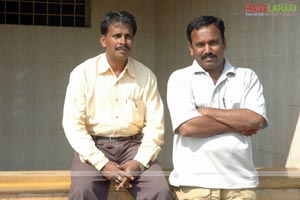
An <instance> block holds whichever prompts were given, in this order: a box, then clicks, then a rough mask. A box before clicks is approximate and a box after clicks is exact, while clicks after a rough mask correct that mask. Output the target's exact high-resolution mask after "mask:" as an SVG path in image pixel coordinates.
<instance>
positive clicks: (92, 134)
mask: <svg viewBox="0 0 300 200" xmlns="http://www.w3.org/2000/svg"><path fill="white" fill-rule="evenodd" d="M136 30H137V27H136V22H135V19H134V17H133V16H132V15H131V14H130V13H128V12H126V11H122V12H116V13H114V12H109V13H107V14H106V16H105V17H104V19H103V21H102V22H101V36H100V43H101V45H102V47H104V48H105V53H103V54H100V55H98V56H96V57H94V58H91V59H88V60H87V61H85V62H83V63H82V64H80V65H79V66H77V67H76V68H75V69H74V70H73V71H72V73H71V75H70V81H69V85H68V88H67V93H66V99H65V105H64V114H63V127H64V130H65V134H66V137H67V139H68V141H69V142H70V144H71V146H72V148H73V149H74V151H75V156H74V160H73V164H72V177H71V190H70V194H69V199H74V200H80V199H86V200H93V199H97V200H100V199H101V200H102V199H103V200H105V199H107V196H108V189H109V185H110V183H111V182H114V183H115V187H116V189H117V190H118V189H120V188H122V187H124V188H126V189H127V190H128V191H129V192H130V193H131V195H132V196H133V197H134V198H135V199H149V200H150V199H151V200H156V199H159V200H161V199H166V200H169V199H173V197H172V193H171V192H170V190H169V187H168V183H167V181H166V178H165V177H164V176H163V173H162V168H161V166H160V165H159V164H158V162H157V161H156V158H157V155H158V153H159V152H160V149H161V146H162V145H163V142H164V111H163V103H162V100H161V97H160V94H159V92H158V89H157V81H156V77H155V75H154V74H153V73H152V72H151V71H150V69H148V68H147V67H146V66H144V65H143V64H142V63H140V62H138V61H136V60H134V59H133V58H131V57H129V55H130V49H131V48H132V46H133V40H134V36H135V33H136ZM148 172H154V173H152V175H151V173H150V175H149V173H148Z"/></svg>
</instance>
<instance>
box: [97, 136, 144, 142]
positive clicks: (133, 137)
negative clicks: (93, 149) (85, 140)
mask: <svg viewBox="0 0 300 200" xmlns="http://www.w3.org/2000/svg"><path fill="white" fill-rule="evenodd" d="M92 138H93V139H94V140H110V141H117V142H122V141H126V140H140V139H142V134H136V135H132V136H127V137H104V136H96V135H92Z"/></svg>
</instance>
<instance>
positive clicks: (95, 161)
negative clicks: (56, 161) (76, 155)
mask: <svg viewBox="0 0 300 200" xmlns="http://www.w3.org/2000/svg"><path fill="white" fill-rule="evenodd" d="M81 160H85V159H82V158H81ZM87 161H88V162H89V163H91V164H92V165H93V166H94V167H95V168H96V169H97V170H99V171H100V170H102V168H103V167H104V166H105V165H106V164H107V163H108V162H109V160H108V158H106V156H105V155H104V154H103V153H102V152H99V153H97V154H94V155H92V156H90V157H89V158H88V160H87Z"/></svg>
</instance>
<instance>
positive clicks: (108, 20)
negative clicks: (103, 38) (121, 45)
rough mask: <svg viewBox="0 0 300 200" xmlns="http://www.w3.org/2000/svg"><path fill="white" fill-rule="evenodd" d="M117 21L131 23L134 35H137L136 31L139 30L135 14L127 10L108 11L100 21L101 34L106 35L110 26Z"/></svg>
mask: <svg viewBox="0 0 300 200" xmlns="http://www.w3.org/2000/svg"><path fill="white" fill-rule="evenodd" d="M117 22H121V23H123V24H129V25H130V26H131V27H132V32H133V36H135V33H136V31H137V25H136V22H135V19H134V16H133V15H132V14H130V13H128V12H126V11H120V12H108V13H107V14H106V15H105V16H104V19H103V20H102V21H101V23H100V31H101V35H106V34H107V31H108V26H109V25H111V24H113V23H117Z"/></svg>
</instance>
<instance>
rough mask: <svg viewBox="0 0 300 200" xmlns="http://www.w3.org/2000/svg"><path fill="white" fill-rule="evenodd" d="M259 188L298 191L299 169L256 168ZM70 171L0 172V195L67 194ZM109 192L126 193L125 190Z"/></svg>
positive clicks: (299, 185)
mask: <svg viewBox="0 0 300 200" xmlns="http://www.w3.org/2000/svg"><path fill="white" fill-rule="evenodd" d="M257 170H258V173H259V179H260V186H259V188H258V190H273V189H281V190H282V189H300V169H296V168H258V169H257ZM69 189H70V171H69V170H65V171H2V172H0V194H1V195H3V194H22V193H26V194H45V193H52V194H54V193H57V194H60V193H66V194H67V193H68V192H69ZM110 191H111V192H126V190H121V191H115V190H114V188H113V187H111V188H110Z"/></svg>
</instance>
